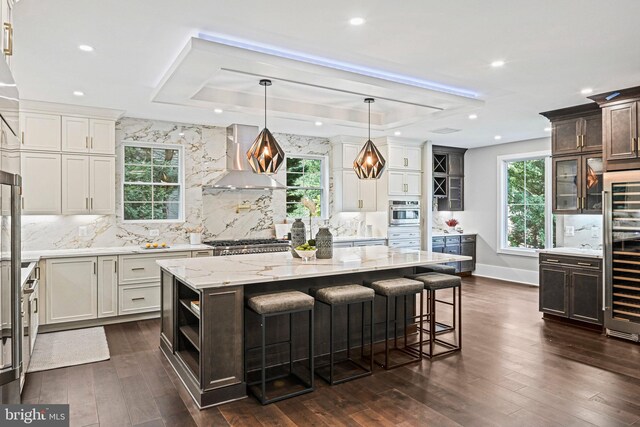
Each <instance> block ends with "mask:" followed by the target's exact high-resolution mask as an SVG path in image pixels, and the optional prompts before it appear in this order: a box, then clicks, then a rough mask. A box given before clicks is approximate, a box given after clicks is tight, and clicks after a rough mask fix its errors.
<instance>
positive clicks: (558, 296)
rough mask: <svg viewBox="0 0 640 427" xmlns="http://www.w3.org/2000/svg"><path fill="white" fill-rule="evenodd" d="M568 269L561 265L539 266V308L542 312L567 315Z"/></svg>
mask: <svg viewBox="0 0 640 427" xmlns="http://www.w3.org/2000/svg"><path fill="white" fill-rule="evenodd" d="M568 289H569V271H568V270H567V269H565V268H562V267H555V266H546V265H541V266H540V290H539V293H540V294H539V309H540V311H542V312H544V313H549V314H555V315H556V316H563V317H567V316H568V315H569V292H568Z"/></svg>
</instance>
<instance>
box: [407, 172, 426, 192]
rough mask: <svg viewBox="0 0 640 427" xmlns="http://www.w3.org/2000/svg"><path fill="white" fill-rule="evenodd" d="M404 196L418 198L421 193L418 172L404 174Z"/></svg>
mask: <svg viewBox="0 0 640 427" xmlns="http://www.w3.org/2000/svg"><path fill="white" fill-rule="evenodd" d="M404 176H405V190H406V192H405V194H406V195H407V196H419V195H420V194H421V192H422V185H421V184H422V174H421V173H420V172H406V173H405V174H404Z"/></svg>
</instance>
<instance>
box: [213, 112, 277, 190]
mask: <svg viewBox="0 0 640 427" xmlns="http://www.w3.org/2000/svg"><path fill="white" fill-rule="evenodd" d="M259 131H260V130H259V129H258V127H257V126H247V125H239V124H233V125H231V126H229V127H228V128H227V172H226V173H225V174H224V175H223V176H222V177H221V178H220V179H219V180H218V181H217V182H216V183H215V184H213V185H210V186H207V187H209V188H227V189H230V190H276V189H283V188H286V186H284V185H282V184H280V183H279V182H278V181H276V180H275V179H273V178H272V177H271V176H270V175H264V174H258V173H254V172H253V170H252V169H251V166H249V162H248V160H247V151H249V148H251V144H253V141H254V140H255V139H256V136H258V133H259Z"/></svg>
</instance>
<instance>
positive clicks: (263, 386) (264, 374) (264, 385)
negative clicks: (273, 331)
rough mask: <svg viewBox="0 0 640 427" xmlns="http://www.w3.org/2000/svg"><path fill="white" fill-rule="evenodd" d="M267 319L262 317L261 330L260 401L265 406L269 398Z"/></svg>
mask: <svg viewBox="0 0 640 427" xmlns="http://www.w3.org/2000/svg"><path fill="white" fill-rule="evenodd" d="M266 320H267V318H266V317H265V316H264V314H263V315H261V316H260V328H261V329H262V331H261V332H262V342H261V344H262V346H261V347H262V360H261V364H260V377H261V378H260V379H261V380H262V381H261V382H262V384H261V387H260V389H261V392H262V396H260V401H261V402H262V404H264V402H265V400H266V398H267V325H266V323H267V322H266Z"/></svg>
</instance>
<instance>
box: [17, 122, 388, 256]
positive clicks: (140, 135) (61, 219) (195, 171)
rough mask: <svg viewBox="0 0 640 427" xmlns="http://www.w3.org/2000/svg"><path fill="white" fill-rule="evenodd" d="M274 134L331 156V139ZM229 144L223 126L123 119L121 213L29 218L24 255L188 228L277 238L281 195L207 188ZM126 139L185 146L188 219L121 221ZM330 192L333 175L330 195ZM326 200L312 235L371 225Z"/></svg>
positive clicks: (184, 232) (169, 238) (119, 138)
mask: <svg viewBox="0 0 640 427" xmlns="http://www.w3.org/2000/svg"><path fill="white" fill-rule="evenodd" d="M275 137H276V138H277V140H278V142H279V143H280V144H281V145H282V147H283V149H284V150H285V152H287V153H291V154H313V155H321V156H327V158H328V159H330V154H331V145H330V143H329V140H328V139H326V138H317V137H308V136H300V135H290V134H275ZM225 140H226V129H225V128H223V127H212V126H203V125H192V124H184V123H171V122H164V121H157V120H146V119H137V118H122V119H121V120H119V121H118V122H117V123H116V153H117V156H116V214H115V215H105V216H95V215H71V216H57V215H56V216H49V215H47V216H35V215H34V216H24V217H23V218H22V246H23V250H38V249H42V250H44V249H60V248H88V247H101V246H127V245H139V244H142V243H144V242H147V241H149V240H155V241H163V242H167V243H175V244H177V243H187V242H188V239H189V236H188V233H189V231H190V230H197V231H200V232H201V233H202V236H203V239H238V238H249V237H251V238H266V237H273V236H274V235H275V231H274V224H275V223H283V222H284V221H285V219H286V210H285V191H284V190H274V191H265V190H219V189H212V188H203V186H206V185H208V184H211V183H213V182H215V181H216V180H217V178H218V177H219V176H220V175H221V174H222V173H224V171H225V168H226V144H225ZM124 141H139V142H151V143H159V144H180V145H182V146H184V156H185V159H184V160H185V161H184V168H185V221H184V222H176V223H146V222H136V223H131V222H123V221H122V202H121V201H122V194H121V193H122V155H121V153H122V143H123V142H124ZM276 179H277V180H279V181H280V182H284V181H285V172H284V169H281V170H280V172H279V173H278V174H277V176H276ZM331 188H332V179H331V177H330V178H329V192H330V193H331ZM329 200H330V206H329V212H330V215H329V218H328V220H324V221H319V220H314V230H315V227H317V224H319V223H320V224H324V223H328V224H329V226H330V228H331V229H332V231H333V232H334V233H335V234H337V235H353V234H355V233H356V232H357V230H354V224H358V223H364V222H366V221H367V218H366V215H365V214H358V213H354V214H342V213H338V214H336V213H334V212H333V208H332V207H333V203H332V197H329ZM238 205H248V206H250V208H249V209H248V210H242V211H240V212H237V207H238ZM370 215H371V214H370ZM385 221H386V220H385ZM307 223H308V222H307ZM152 229H157V230H159V232H160V236H159V237H153V238H150V237H149V230H152ZM81 232H82V233H81ZM80 234H83V235H80Z"/></svg>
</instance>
